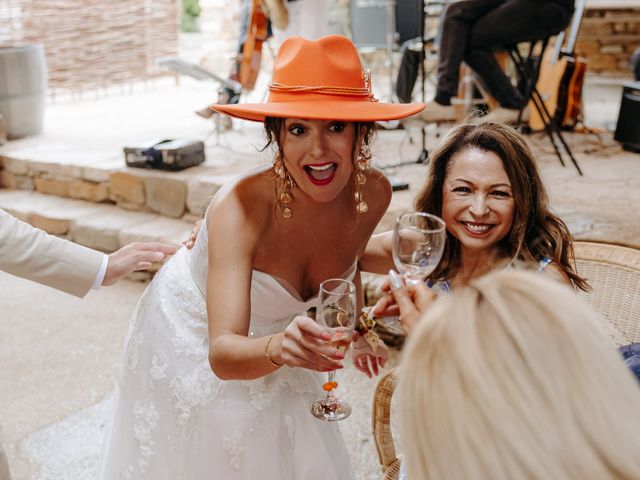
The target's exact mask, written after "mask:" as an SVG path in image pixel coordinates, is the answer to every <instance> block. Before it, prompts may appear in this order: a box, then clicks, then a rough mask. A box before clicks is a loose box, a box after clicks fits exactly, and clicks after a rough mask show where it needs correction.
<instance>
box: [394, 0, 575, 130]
mask: <svg viewBox="0 0 640 480" xmlns="http://www.w3.org/2000/svg"><path fill="white" fill-rule="evenodd" d="M446 8H447V9H446V12H445V15H444V20H443V24H442V27H441V35H440V42H439V50H438V72H437V84H436V94H435V97H434V99H433V101H432V102H431V103H428V106H427V108H426V109H425V110H424V111H423V112H421V113H420V114H418V115H417V118H420V119H421V120H423V121H425V122H436V121H453V120H455V118H456V117H455V111H454V108H453V106H452V105H451V98H452V97H455V96H456V95H457V92H458V83H459V75H460V65H461V64H462V62H463V61H464V62H465V63H466V64H467V65H469V67H471V69H473V71H474V72H475V73H476V74H477V75H478V76H479V77H480V80H481V81H482V83H484V85H485V87H486V89H487V90H488V92H489V93H490V94H491V95H492V96H493V98H494V99H495V100H496V101H497V102H498V103H499V104H500V107H499V108H497V109H495V110H494V111H492V112H490V113H489V117H488V119H487V120H489V121H493V122H498V123H507V122H513V121H516V119H517V117H518V114H519V111H520V109H521V108H523V107H524V106H525V105H526V102H527V99H526V98H523V96H522V94H521V93H520V92H519V91H518V89H517V88H516V87H515V86H514V85H513V84H512V83H511V80H510V79H509V77H508V76H507V75H506V73H505V72H504V71H503V69H502V67H501V66H500V64H499V63H498V61H497V59H496V57H495V51H496V50H504V49H505V47H506V46H510V45H514V44H517V43H519V42H525V41H532V40H539V39H543V38H546V37H548V36H550V35H555V34H557V33H559V32H560V31H562V30H563V29H564V28H565V27H566V26H567V25H568V24H569V22H570V21H571V16H572V14H573V8H574V0H537V1H533V0H460V1H454V2H452V3H450V4H449V5H448V6H447V7H446ZM416 58H417V59H418V60H419V59H420V56H417V57H416ZM399 77H400V75H399ZM405 99H406V98H405Z"/></svg>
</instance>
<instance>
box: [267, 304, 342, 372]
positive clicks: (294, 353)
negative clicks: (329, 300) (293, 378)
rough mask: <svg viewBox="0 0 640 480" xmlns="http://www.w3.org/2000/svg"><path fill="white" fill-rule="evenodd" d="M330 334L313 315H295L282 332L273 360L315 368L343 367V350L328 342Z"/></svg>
mask: <svg viewBox="0 0 640 480" xmlns="http://www.w3.org/2000/svg"><path fill="white" fill-rule="evenodd" d="M329 340H331V334H330V333H329V332H327V331H326V329H324V328H323V327H322V326H320V325H318V324H317V323H316V322H315V321H314V320H313V319H311V318H309V317H306V316H304V315H298V316H297V317H295V318H294V319H293V320H292V321H291V323H289V325H288V326H287V328H286V329H285V330H284V332H282V334H281V341H280V348H279V354H278V358H277V359H275V361H276V363H282V364H284V365H287V366H288V367H302V368H308V369H309V370H316V371H318V372H328V371H331V370H336V369H340V368H343V365H342V363H341V360H343V359H344V353H342V352H341V351H340V350H338V349H337V348H336V347H334V346H332V345H331V344H330V343H329Z"/></svg>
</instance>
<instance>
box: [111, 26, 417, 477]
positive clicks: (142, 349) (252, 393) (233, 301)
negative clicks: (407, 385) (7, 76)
mask: <svg viewBox="0 0 640 480" xmlns="http://www.w3.org/2000/svg"><path fill="white" fill-rule="evenodd" d="M273 71H274V73H273V81H272V83H271V84H270V86H269V90H270V95H269V98H268V100H267V102H266V103H260V104H239V105H218V106H215V108H216V109H217V110H218V111H220V112H223V113H226V114H229V115H232V116H235V117H238V118H243V119H247V120H253V121H263V122H264V125H265V130H266V132H267V139H268V140H267V145H268V146H271V147H273V150H274V151H275V154H274V161H273V165H270V166H268V167H263V168H260V169H256V170H252V171H250V172H247V173H245V174H243V175H241V176H239V177H238V178H236V179H235V180H234V181H232V182H231V183H229V184H228V185H226V186H225V187H224V188H223V189H221V190H220V191H219V192H218V193H217V194H216V196H215V197H214V199H213V201H212V203H211V205H210V207H209V209H208V211H207V213H206V216H205V223H204V227H203V228H201V230H200V232H199V234H198V236H197V239H196V243H195V246H194V248H193V249H192V250H187V249H184V248H183V249H181V250H180V251H178V252H177V253H176V255H174V257H173V258H172V259H171V260H170V261H169V262H168V263H167V264H166V265H165V266H164V267H163V268H162V269H161V270H160V272H159V273H158V274H157V275H156V277H155V278H154V280H153V281H152V282H151V284H150V285H149V286H148V288H147V289H146V291H145V292H144V294H143V295H142V297H141V299H140V301H139V303H138V306H137V308H136V312H135V315H134V318H133V321H132V323H131V326H130V330H129V333H128V336H127V340H126V343H125V351H124V361H123V368H122V370H121V373H120V375H119V378H118V389H117V395H116V398H115V409H114V414H113V419H112V420H111V421H110V422H109V424H108V425H107V431H106V437H105V442H104V447H103V455H102V459H101V465H100V472H99V478H101V479H104V480H114V479H153V480H201V479H202V480H204V479H208V480H210V479H224V480H240V479H246V480H249V479H252V480H253V479H256V478H261V479H267V480H276V479H278V480H281V479H291V480H293V479H295V480H311V479H327V478H330V479H349V478H352V473H351V468H350V462H349V458H348V455H347V453H346V448H345V445H344V442H343V440H342V437H341V435H340V432H339V430H338V428H337V426H336V425H335V424H332V423H324V422H321V421H319V420H317V419H315V418H314V417H313V416H312V415H311V413H310V406H311V403H312V402H313V400H314V399H315V398H316V397H317V396H319V394H320V393H321V392H322V388H321V384H322V374H320V373H319V372H326V371H329V370H332V369H336V368H338V369H339V368H342V361H343V359H344V355H343V354H342V353H341V352H340V351H339V350H337V349H336V348H335V347H333V346H332V345H331V344H330V343H329V342H328V341H327V340H328V337H329V335H328V333H327V332H326V331H325V330H324V329H323V328H322V327H320V326H319V325H318V324H316V323H315V322H314V321H313V320H312V319H311V318H309V317H307V316H305V315H304V312H306V311H307V310H308V309H309V308H311V307H314V306H316V302H317V291H318V286H319V284H320V283H321V282H322V281H323V280H325V279H327V278H332V277H342V278H348V279H352V280H353V281H354V282H355V283H356V285H358V286H359V272H358V270H357V260H358V258H359V256H360V255H361V254H362V252H363V250H364V248H365V245H366V243H367V240H368V239H369V237H370V235H371V233H372V232H373V230H374V228H375V227H376V225H377V223H378V221H379V220H380V218H381V216H382V215H383V213H384V212H385V210H386V208H387V206H388V203H389V201H390V196H391V189H390V186H389V183H388V181H387V180H386V178H385V177H384V176H383V175H382V174H381V173H380V172H378V171H376V170H374V169H371V168H369V166H368V162H369V160H370V158H371V154H370V153H369V147H368V145H369V142H370V140H371V135H372V133H373V125H374V124H373V122H374V121H376V120H391V119H397V118H402V117H405V116H408V115H411V114H414V113H416V112H418V111H420V110H421V109H422V108H423V106H422V105H421V104H419V105H417V104H395V105H394V104H385V103H381V102H378V101H377V100H376V99H375V98H374V97H373V95H372V93H371V88H370V85H371V84H370V78H369V75H368V73H366V72H364V71H363V69H362V66H361V64H360V60H359V57H358V53H357V51H356V49H355V47H354V45H353V44H352V43H351V41H350V40H348V39H346V38H345V37H340V36H329V37H324V38H321V39H320V40H317V41H309V40H305V39H303V38H301V37H290V38H288V39H287V40H285V41H284V42H283V44H282V46H281V48H280V50H279V52H278V55H277V57H276V60H275V63H274V70H273ZM362 355H371V354H370V353H363V354H362ZM373 361H376V359H373Z"/></svg>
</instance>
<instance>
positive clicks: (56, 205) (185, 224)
mask: <svg viewBox="0 0 640 480" xmlns="http://www.w3.org/2000/svg"><path fill="white" fill-rule="evenodd" d="M0 208H2V209H3V210H5V211H7V212H9V213H10V214H12V215H14V216H16V217H18V218H19V219H21V220H23V221H26V222H28V223H30V224H32V225H33V226H35V227H38V228H41V229H43V230H45V231H47V232H49V233H52V234H54V235H58V236H61V237H64V238H67V239H69V240H72V241H74V242H76V243H79V244H81V245H86V246H87V247H91V248H95V249H97V250H101V251H104V252H112V251H115V250H117V249H119V248H120V247H122V246H124V245H126V244H128V243H131V242H145V241H160V242H167V243H173V244H176V245H179V244H180V243H181V242H182V241H183V240H185V239H186V238H188V236H189V234H190V232H191V229H192V227H193V222H192V221H185V220H181V219H174V218H168V217H166V216H163V215H160V214H157V213H150V212H135V211H128V210H123V209H122V208H119V207H117V206H115V205H109V204H98V203H92V202H88V201H84V200H74V199H69V198H61V197H57V196H54V195H46V194H43V193H39V192H35V191H29V190H9V189H0Z"/></svg>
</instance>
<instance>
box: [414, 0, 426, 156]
mask: <svg viewBox="0 0 640 480" xmlns="http://www.w3.org/2000/svg"><path fill="white" fill-rule="evenodd" d="M418 5H419V6H420V25H419V29H418V31H419V32H420V45H421V52H420V68H419V70H418V71H419V72H420V82H421V83H422V103H426V101H427V91H426V88H425V71H424V61H425V59H426V58H427V57H426V53H427V51H426V50H427V49H426V39H425V38H424V22H425V5H424V0H419V2H418ZM420 133H421V136H422V150H421V151H420V154H419V155H418V159H417V160H416V162H417V163H426V162H428V161H429V151H428V150H427V131H426V128H425V126H424V125H422V126H421V127H420Z"/></svg>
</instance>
